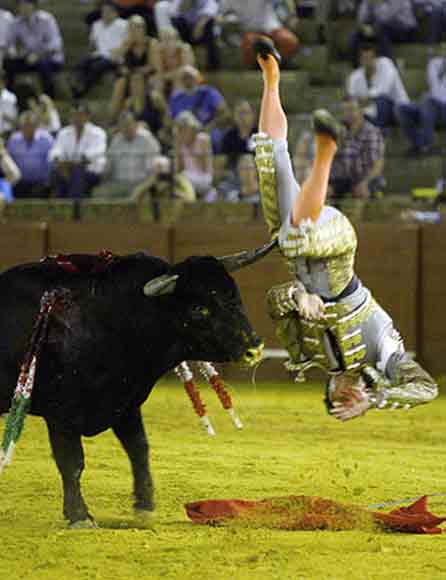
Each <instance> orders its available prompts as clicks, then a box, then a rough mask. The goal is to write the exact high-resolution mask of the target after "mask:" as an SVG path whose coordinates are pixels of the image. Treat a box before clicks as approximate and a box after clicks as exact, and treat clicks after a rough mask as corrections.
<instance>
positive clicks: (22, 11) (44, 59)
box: [3, 0, 64, 98]
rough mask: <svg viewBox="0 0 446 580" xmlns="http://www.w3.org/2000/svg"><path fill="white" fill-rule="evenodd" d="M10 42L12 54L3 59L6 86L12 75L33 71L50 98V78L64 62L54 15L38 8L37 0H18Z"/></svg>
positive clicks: (51, 85)
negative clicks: (13, 52) (37, 75)
mask: <svg viewBox="0 0 446 580" xmlns="http://www.w3.org/2000/svg"><path fill="white" fill-rule="evenodd" d="M10 44H11V48H12V49H14V50H15V54H14V55H13V56H12V55H7V56H6V57H5V59H4V62H3V66H4V69H5V72H6V76H7V85H8V88H9V89H11V87H12V86H13V85H14V80H15V77H16V75H18V74H22V73H29V72H37V73H38V74H39V75H40V78H41V80H42V84H43V90H44V93H45V94H46V95H48V96H49V97H51V98H54V81H53V77H54V74H55V73H57V72H58V71H60V70H61V68H62V66H63V63H64V51H63V39H62V35H61V33H60V29H59V25H58V23H57V20H56V19H55V18H54V16H53V15H52V14H50V13H49V12H46V10H39V9H38V1H37V0H18V2H17V17H16V18H15V19H14V23H13V25H12V30H11V41H10Z"/></svg>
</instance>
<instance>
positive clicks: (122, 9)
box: [116, 0, 157, 36]
mask: <svg viewBox="0 0 446 580" xmlns="http://www.w3.org/2000/svg"><path fill="white" fill-rule="evenodd" d="M156 1H157V0H116V4H117V5H118V8H119V14H120V16H121V18H131V17H132V16H135V15H136V16H141V17H142V18H144V20H145V23H146V28H147V34H148V35H149V36H156V34H157V30H156V25H155V17H154V13H153V7H154V5H155V4H156Z"/></svg>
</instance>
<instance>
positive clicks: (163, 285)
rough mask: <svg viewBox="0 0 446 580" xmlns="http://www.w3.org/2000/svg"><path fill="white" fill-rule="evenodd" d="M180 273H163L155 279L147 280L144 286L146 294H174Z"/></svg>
mask: <svg viewBox="0 0 446 580" xmlns="http://www.w3.org/2000/svg"><path fill="white" fill-rule="evenodd" d="M178 278H179V275H178V274H174V275H170V274H163V275H162V276H158V277H157V278H154V279H153V280H150V281H149V282H147V284H146V285H145V286H144V294H145V295H146V296H162V295H163V294H172V292H173V291H174V290H175V286H176V284H177V280H178Z"/></svg>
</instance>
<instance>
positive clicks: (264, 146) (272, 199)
mask: <svg viewBox="0 0 446 580" xmlns="http://www.w3.org/2000/svg"><path fill="white" fill-rule="evenodd" d="M255 153H256V165H257V173H258V177H259V190H260V194H261V200H262V208H263V215H264V217H265V221H266V224H267V226H268V230H269V233H270V235H271V238H274V237H277V235H278V234H279V230H280V226H281V221H280V212H279V205H278V201H277V190H276V174H275V167H274V151H273V142H272V141H271V139H269V138H268V137H267V136H266V135H263V134H262V133H259V134H257V135H256V136H255Z"/></svg>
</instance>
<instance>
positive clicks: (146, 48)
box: [110, 15, 152, 121]
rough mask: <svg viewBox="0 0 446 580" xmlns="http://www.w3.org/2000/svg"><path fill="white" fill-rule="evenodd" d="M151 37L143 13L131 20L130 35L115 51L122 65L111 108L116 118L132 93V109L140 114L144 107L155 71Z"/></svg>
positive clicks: (112, 114) (115, 56)
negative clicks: (148, 83) (147, 85)
mask: <svg viewBox="0 0 446 580" xmlns="http://www.w3.org/2000/svg"><path fill="white" fill-rule="evenodd" d="M151 43H152V41H151V39H150V38H149V36H147V31H146V23H145V21H144V19H143V18H142V17H141V16H138V15H135V16H132V17H131V18H130V19H129V27H128V35H127V38H126V39H125V40H124V42H123V43H122V44H121V46H120V47H119V48H118V49H117V50H116V51H115V53H114V58H115V59H120V60H121V61H122V64H121V65H120V67H119V69H118V78H117V79H116V81H115V86H114V88H113V95H112V101H111V107H110V117H111V120H112V121H114V120H115V119H116V118H117V117H118V116H119V114H120V113H121V112H122V110H123V105H124V101H125V99H126V97H127V96H128V97H129V98H130V100H131V103H132V110H133V111H134V113H135V114H136V115H140V114H141V112H142V111H143V109H144V102H145V93H146V80H147V79H148V77H149V76H150V74H151V72H152V68H151V65H150V51H151Z"/></svg>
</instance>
